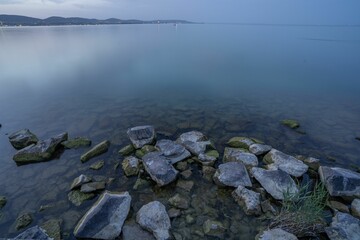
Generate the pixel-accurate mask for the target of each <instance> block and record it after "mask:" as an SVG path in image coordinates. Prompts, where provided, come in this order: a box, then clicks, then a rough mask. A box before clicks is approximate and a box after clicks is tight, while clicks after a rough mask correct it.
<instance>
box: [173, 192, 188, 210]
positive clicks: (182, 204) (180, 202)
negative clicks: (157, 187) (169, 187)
mask: <svg viewBox="0 0 360 240" xmlns="http://www.w3.org/2000/svg"><path fill="white" fill-rule="evenodd" d="M169 203H170V205H172V206H174V207H176V208H180V209H188V208H189V206H190V203H189V200H188V199H187V198H185V197H183V196H181V195H180V194H178V193H177V194H175V196H173V197H171V198H170V199H169Z"/></svg>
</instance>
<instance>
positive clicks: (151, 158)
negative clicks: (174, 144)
mask: <svg viewBox="0 0 360 240" xmlns="http://www.w3.org/2000/svg"><path fill="white" fill-rule="evenodd" d="M142 160H143V164H144V167H145V171H146V172H147V173H148V174H149V175H150V177H151V179H153V180H154V181H155V182H156V183H157V184H158V185H159V186H165V185H167V184H169V183H171V182H173V181H175V179H176V177H177V175H178V173H179V172H178V171H177V170H176V169H175V168H174V167H173V166H172V164H171V163H170V162H169V161H168V160H167V159H166V158H165V157H164V156H163V155H162V154H161V153H160V152H151V153H148V154H146V155H145V156H144V157H143V159H142Z"/></svg>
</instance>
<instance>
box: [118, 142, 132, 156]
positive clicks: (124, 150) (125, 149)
mask: <svg viewBox="0 0 360 240" xmlns="http://www.w3.org/2000/svg"><path fill="white" fill-rule="evenodd" d="M133 152H135V148H134V146H133V145H132V144H129V145H127V146H125V147H123V148H122V149H120V150H119V154H120V155H122V156H128V155H130V154H132V153H133Z"/></svg>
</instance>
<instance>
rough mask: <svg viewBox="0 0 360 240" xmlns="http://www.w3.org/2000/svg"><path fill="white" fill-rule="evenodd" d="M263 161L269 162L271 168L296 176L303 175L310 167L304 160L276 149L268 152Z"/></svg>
mask: <svg viewBox="0 0 360 240" xmlns="http://www.w3.org/2000/svg"><path fill="white" fill-rule="evenodd" d="M263 161H264V162H266V163H267V164H269V168H270V169H272V170H276V169H280V170H283V171H284V172H287V173H288V174H290V175H291V176H294V177H301V176H302V175H303V174H304V173H306V171H307V170H308V168H309V167H308V166H307V165H305V164H304V163H303V162H302V161H300V160H298V159H296V158H294V157H293V156H290V155H287V154H285V153H283V152H280V151H278V150H276V149H272V150H271V151H270V152H269V153H267V154H266V155H265V156H264V158H263Z"/></svg>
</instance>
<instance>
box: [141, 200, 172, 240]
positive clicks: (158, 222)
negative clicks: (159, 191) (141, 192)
mask: <svg viewBox="0 0 360 240" xmlns="http://www.w3.org/2000/svg"><path fill="white" fill-rule="evenodd" d="M136 222H137V223H138V224H139V225H140V226H141V227H142V228H144V229H145V230H148V231H150V232H152V233H153V234H154V236H155V238H156V239H158V240H166V239H169V238H170V233H169V229H170V227H171V224H170V218H169V215H168V214H167V212H166V209H165V206H164V205H163V204H162V203H160V202H158V201H154V202H150V203H148V204H146V205H144V206H142V207H141V208H140V210H139V211H138V212H137V214H136Z"/></svg>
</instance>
